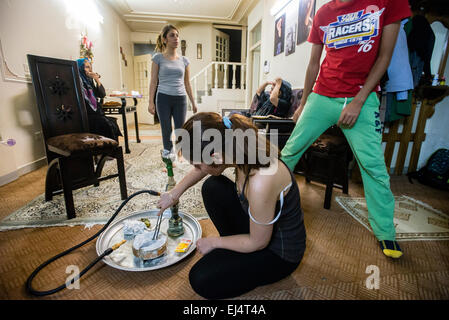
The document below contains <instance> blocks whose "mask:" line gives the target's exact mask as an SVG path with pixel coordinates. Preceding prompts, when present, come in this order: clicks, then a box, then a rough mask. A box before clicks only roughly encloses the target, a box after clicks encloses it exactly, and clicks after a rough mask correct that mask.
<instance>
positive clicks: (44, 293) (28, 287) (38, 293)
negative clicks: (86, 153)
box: [26, 190, 160, 296]
mask: <svg viewBox="0 0 449 320" xmlns="http://www.w3.org/2000/svg"><path fill="white" fill-rule="evenodd" d="M142 193H149V194H151V195H153V196H159V195H160V193H159V192H157V191H153V190H141V191H138V192H136V193H134V194H132V195H130V196H129V197H128V198H127V199H125V200H124V201H123V202H122V204H121V205H120V207H118V209H117V210H116V211H115V213H114V214H113V215H112V217H111V218H110V219H109V220H108V222H107V223H106V224H105V225H104V226H103V228H101V229H100V231H98V232H97V233H95V234H94V235H93V236H92V237H90V238H89V239H87V240H85V241H83V242H81V243H79V244H77V245H76V246H74V247H72V248H70V249H68V250H66V251H64V252H62V253H60V254H58V255H56V256H54V257H53V258H51V259H49V260H47V261H45V262H44V263H42V264H41V265H40V266H39V267H37V268H36V270H34V271H33V272H32V273H31V275H30V276H29V277H28V280H27V282H26V290H27V292H28V293H29V294H32V295H35V296H47V295H50V294H54V293H56V292H58V291H61V290H62V289H64V288H66V287H67V283H64V284H63V285H61V286H59V287H57V288H55V289H52V290H47V291H38V290H34V289H33V287H32V284H31V282H32V281H33V279H34V277H36V275H37V274H38V273H39V272H40V271H41V270H42V269H43V268H45V267H46V266H48V265H49V264H50V263H52V262H54V261H56V260H58V259H59V258H61V257H63V256H65V255H67V254H69V253H70V252H72V251H74V250H76V249H78V248H80V247H82V246H84V245H85V244H86V243H88V242H90V241H92V240H94V239H95V238H97V237H98V236H99V235H100V234H101V233H102V232H103V231H104V230H106V228H107V227H109V225H110V224H111V222H112V220H114V219H115V217H116V216H117V215H118V213H119V212H120V210H122V208H123V207H124V206H125V205H126V204H127V203H128V201H129V200H131V199H132V198H134V197H135V196H137V195H139V194H142ZM112 251H113V249H112V248H108V249H106V250H105V251H104V252H103V253H102V254H101V255H100V256H99V257H97V258H96V259H95V260H94V261H92V262H91V263H90V264H89V265H88V266H87V267H86V268H84V269H83V270H82V271H81V272H80V274H79V278H81V276H83V275H84V274H85V273H86V272H87V271H89V269H90V268H92V267H93V266H94V265H95V264H96V263H97V262H98V261H100V260H102V259H103V258H104V257H105V256H107V255H109V254H111V253H112ZM74 281H75V278H74V279H72V280H71V283H73V282H74Z"/></svg>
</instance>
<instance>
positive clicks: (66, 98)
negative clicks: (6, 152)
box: [28, 55, 128, 219]
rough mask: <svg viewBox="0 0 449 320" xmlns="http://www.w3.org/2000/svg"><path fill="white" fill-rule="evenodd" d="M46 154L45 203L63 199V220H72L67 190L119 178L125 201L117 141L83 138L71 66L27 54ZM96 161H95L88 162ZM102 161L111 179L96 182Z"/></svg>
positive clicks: (83, 115) (78, 88) (84, 124)
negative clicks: (110, 166)
mask: <svg viewBox="0 0 449 320" xmlns="http://www.w3.org/2000/svg"><path fill="white" fill-rule="evenodd" d="M28 64H29V66H30V72H31V77H32V80H33V85H34V90H35V94H36V100H37V106H38V108H39V114H40V119H41V124H42V132H43V136H44V140H45V151H46V154H47V162H48V169H47V176H46V181H45V201H50V200H52V198H53V196H54V195H57V194H61V193H63V194H64V200H65V206H66V211H67V217H68V219H72V218H75V217H76V214H75V207H74V203H73V194H72V191H73V190H76V189H79V188H82V187H86V186H89V185H94V186H98V185H99V183H100V181H103V180H106V179H111V178H115V177H117V176H118V177H119V184H120V194H121V199H122V200H124V199H126V198H127V196H128V194H127V189H126V178H125V168H124V163H123V151H122V147H120V146H119V144H118V142H117V141H115V140H112V139H109V138H106V137H103V136H100V135H96V134H92V133H89V125H88V119H87V112H86V106H85V103H84V98H83V93H82V84H81V79H80V75H79V72H78V66H77V64H76V62H75V61H70V60H61V59H54V58H49V57H39V56H34V55H28ZM98 156H100V160H99V161H98V162H96V161H95V160H94V159H95V158H96V157H98ZM106 157H112V158H115V159H116V162H117V171H118V173H117V174H112V175H109V176H106V177H101V172H102V170H103V166H104V163H105V161H106Z"/></svg>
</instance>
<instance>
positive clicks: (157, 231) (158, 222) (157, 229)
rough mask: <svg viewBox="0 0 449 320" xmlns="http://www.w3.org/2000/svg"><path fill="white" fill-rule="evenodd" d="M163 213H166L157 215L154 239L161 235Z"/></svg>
mask: <svg viewBox="0 0 449 320" xmlns="http://www.w3.org/2000/svg"><path fill="white" fill-rule="evenodd" d="M163 215H164V213H163V212H162V213H161V214H160V215H159V216H158V217H157V221H156V228H154V234H153V240H156V239H157V238H158V237H159V230H160V229H161V223H162V216H163Z"/></svg>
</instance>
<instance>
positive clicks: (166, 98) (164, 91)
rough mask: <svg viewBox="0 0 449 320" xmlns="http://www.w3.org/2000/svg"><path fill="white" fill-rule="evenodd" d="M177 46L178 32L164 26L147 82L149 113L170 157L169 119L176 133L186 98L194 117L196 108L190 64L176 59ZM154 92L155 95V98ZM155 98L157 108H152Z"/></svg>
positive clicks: (185, 105)
mask: <svg viewBox="0 0 449 320" xmlns="http://www.w3.org/2000/svg"><path fill="white" fill-rule="evenodd" d="M178 46H179V31H178V29H177V28H176V27H175V26H173V25H170V24H169V25H166V26H165V27H164V28H163V29H162V32H161V33H160V34H159V36H158V38H157V44H156V51H158V53H156V54H155V55H154V56H153V59H152V60H153V64H152V67H151V82H150V97H149V98H150V103H149V105H148V111H149V112H150V113H151V114H153V115H154V114H155V111H156V109H157V114H158V117H159V121H160V124H161V131H162V142H163V145H164V156H168V155H170V154H172V153H173V143H172V141H171V134H172V131H173V128H172V119H173V122H174V124H175V129H179V128H181V127H182V125H183V124H184V122H185V119H186V112H187V97H186V95H188V96H189V99H190V102H191V103H192V108H193V113H196V111H197V107H196V103H195V99H194V97H193V94H192V87H191V85H190V80H189V78H190V67H189V60H188V59H187V58H186V57H183V56H181V57H180V56H179V55H178V54H177V52H176V49H177V48H178ZM156 91H157V95H156ZM155 95H156V104H155V99H154V98H155Z"/></svg>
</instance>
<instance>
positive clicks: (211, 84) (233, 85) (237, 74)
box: [190, 61, 246, 101]
mask: <svg viewBox="0 0 449 320" xmlns="http://www.w3.org/2000/svg"><path fill="white" fill-rule="evenodd" d="M190 81H191V83H192V84H193V95H194V97H195V100H196V101H198V91H199V90H201V89H204V95H209V90H210V89H241V90H245V89H246V64H245V63H240V62H219V61H212V62H211V63H209V64H208V65H207V66H205V67H204V68H203V69H201V71H200V72H198V73H197V74H196V75H195V76H193V77H192V78H191V79H190ZM200 81H201V82H202V83H201V84H200Z"/></svg>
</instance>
